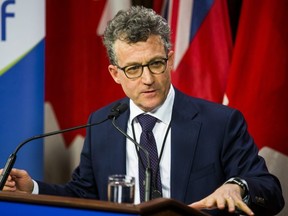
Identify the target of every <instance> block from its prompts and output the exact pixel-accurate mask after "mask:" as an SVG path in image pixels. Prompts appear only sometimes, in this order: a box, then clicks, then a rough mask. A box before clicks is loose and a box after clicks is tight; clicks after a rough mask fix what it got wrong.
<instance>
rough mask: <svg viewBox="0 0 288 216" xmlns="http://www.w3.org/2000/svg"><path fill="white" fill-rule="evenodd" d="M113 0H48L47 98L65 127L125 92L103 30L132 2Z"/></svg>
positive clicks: (83, 120) (69, 135)
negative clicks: (118, 81) (117, 79)
mask: <svg viewBox="0 0 288 216" xmlns="http://www.w3.org/2000/svg"><path fill="white" fill-rule="evenodd" d="M109 2H110V3H111V1H106V0H98V1H81V3H79V1H58V0H54V1H53V0H49V1H47V36H46V43H47V46H46V47H47V49H46V101H47V102H49V103H50V104H51V106H52V108H53V110H54V112H55V114H56V118H57V120H58V122H59V125H60V128H61V129H64V128H68V127H72V126H75V125H79V124H85V123H86V121H87V119H88V115H89V114H90V113H91V112H92V111H94V110H96V109H98V108H100V107H101V106H103V105H105V104H107V103H109V102H111V101H113V100H115V99H117V98H120V97H123V96H124V94H123V91H122V89H121V88H120V86H118V85H116V84H115V82H114V81H113V79H112V78H111V76H110V74H109V72H108V64H109V62H108V58H107V55H106V50H105V48H104V46H103V44H102V38H101V36H102V35H100V34H101V32H100V34H98V32H97V29H98V27H99V25H100V24H102V23H103V22H104V24H105V25H106V23H107V21H108V20H109V19H111V18H112V16H114V14H115V13H116V12H117V11H118V10H119V9H122V8H127V7H129V6H130V4H129V3H127V2H130V1H125V2H123V1H121V2H120V3H121V4H120V3H119V2H118V1H117V2H118V3H117V2H115V3H114V4H113V5H112V3H111V4H108V3H109ZM119 4H120V6H119V7H118V5H119ZM112 7H113V8H114V10H110V9H112ZM102 25H103V24H102ZM100 30H101V29H100ZM102 30H103V29H102ZM102 33H103V32H102ZM84 132H85V130H82V131H81V134H82V135H84ZM77 134H79V131H74V132H71V133H67V134H64V137H65V140H66V145H69V144H70V143H71V141H72V140H73V139H74V137H75V135H77Z"/></svg>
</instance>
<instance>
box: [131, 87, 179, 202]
mask: <svg viewBox="0 0 288 216" xmlns="http://www.w3.org/2000/svg"><path fill="white" fill-rule="evenodd" d="M174 97H175V91H174V88H173V86H172V85H171V87H170V90H169V93H168V95H167V98H166V100H165V101H164V103H163V104H162V105H161V106H160V107H157V109H155V110H153V111H152V112H148V113H146V114H149V115H152V116H154V117H156V118H157V119H158V121H157V122H156V124H155V126H154V128H153V133H154V137H155V140H156V145H157V150H158V156H160V153H161V148H162V145H164V149H163V154H162V157H161V160H160V176H161V182H162V194H163V197H166V198H170V170H171V128H170V130H169V132H168V136H167V139H166V141H165V143H163V141H164V137H165V133H166V131H167V130H168V126H169V124H170V121H171V117H172V108H173V102H174ZM129 106H130V118H129V120H128V127H127V133H128V135H129V136H131V137H133V130H132V125H131V124H132V122H133V127H134V131H135V138H136V141H137V142H138V143H139V142H140V135H141V132H142V128H141V125H140V123H139V122H138V120H137V118H136V117H137V116H138V115H140V114H142V113H144V112H143V110H141V109H140V108H139V107H137V106H136V105H135V104H134V102H133V101H132V100H130V103H129ZM133 119H134V121H133ZM126 143H127V145H126V150H127V154H126V171H127V175H129V176H133V177H134V178H135V202H134V203H135V204H138V203H140V192H139V174H138V172H139V171H138V156H137V152H136V148H135V145H134V144H133V143H132V142H131V141H130V140H128V139H127V141H126Z"/></svg>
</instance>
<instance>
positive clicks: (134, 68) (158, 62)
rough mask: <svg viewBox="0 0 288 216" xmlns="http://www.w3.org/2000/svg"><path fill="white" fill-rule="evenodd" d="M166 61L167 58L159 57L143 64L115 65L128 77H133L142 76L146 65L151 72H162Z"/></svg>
mask: <svg viewBox="0 0 288 216" xmlns="http://www.w3.org/2000/svg"><path fill="white" fill-rule="evenodd" d="M167 61H168V58H160V59H155V60H153V61H151V62H149V63H148V64H145V65H141V64H135V65H128V66H126V67H122V68H121V67H119V66H118V65H116V66H117V67H118V68H119V69H120V70H122V71H123V72H124V74H125V75H126V77H127V78H128V79H135V78H138V77H141V76H142V74H143V68H144V67H148V69H149V71H150V72H151V73H152V74H161V73H164V72H165V70H166V67H167Z"/></svg>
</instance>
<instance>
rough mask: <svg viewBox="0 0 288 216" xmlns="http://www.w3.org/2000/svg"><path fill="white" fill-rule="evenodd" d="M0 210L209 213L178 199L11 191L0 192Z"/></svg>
mask: <svg viewBox="0 0 288 216" xmlns="http://www.w3.org/2000/svg"><path fill="white" fill-rule="evenodd" d="M0 209H1V216H6V215H7V216H8V215H9V216H11V215H21V216H23V215H29V216H36V215H37V216H39V215H40V216H48V215H49V216H51V215H53V216H55V215H61V216H66V215H67V216H74V215H81V216H134V215H135V216H136V215H143V216H148V215H149V216H164V215H169V216H170V215H171V216H178V215H192V216H205V215H206V216H208V215H207V214H205V213H203V212H201V211H198V210H195V209H192V208H190V207H188V206H186V205H184V204H182V203H180V202H178V201H175V200H172V199H166V198H158V199H154V200H151V201H149V202H145V203H141V204H138V205H134V204H118V203H112V202H105V201H98V200H91V199H81V198H71V197H59V196H50V195H49V196H48V195H33V194H22V193H14V192H0Z"/></svg>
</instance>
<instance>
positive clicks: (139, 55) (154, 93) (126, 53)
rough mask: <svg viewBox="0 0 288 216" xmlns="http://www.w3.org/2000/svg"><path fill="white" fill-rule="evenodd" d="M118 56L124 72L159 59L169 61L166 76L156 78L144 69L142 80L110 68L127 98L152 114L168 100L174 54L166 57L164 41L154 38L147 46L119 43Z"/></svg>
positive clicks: (156, 75) (110, 66)
mask: <svg viewBox="0 0 288 216" xmlns="http://www.w3.org/2000/svg"><path fill="white" fill-rule="evenodd" d="M115 53H116V56H117V59H118V66H119V67H121V68H123V67H125V66H131V65H135V64H142V65H145V64H147V63H149V62H151V61H153V60H155V59H161V58H168V61H167V67H166V70H165V72H164V73H161V74H152V73H151V72H150V71H149V69H148V67H144V68H143V74H142V76H141V77H138V78H134V79H129V78H127V77H126V76H125V74H124V72H123V71H122V70H121V69H119V68H118V67H117V66H115V65H109V67H108V70H109V71H110V74H111V76H112V77H113V79H114V80H115V82H116V83H118V84H120V85H121V86H122V89H123V91H124V92H125V94H126V95H127V96H128V97H129V98H130V99H131V100H133V102H134V103H135V104H136V105H137V106H138V107H140V108H141V109H142V110H144V111H145V112H148V111H152V110H153V109H155V108H156V107H158V106H160V105H161V104H162V103H163V102H164V101H165V99H166V96H167V94H168V92H169V88H170V85H171V74H170V72H171V69H172V67H173V57H174V53H173V51H170V52H169V53H168V56H166V53H165V50H164V46H163V43H162V40H161V38H160V37H159V36H155V35H152V36H150V37H149V38H148V40H147V41H145V42H137V43H135V44H127V43H126V42H124V41H120V40H117V41H116V42H115Z"/></svg>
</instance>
